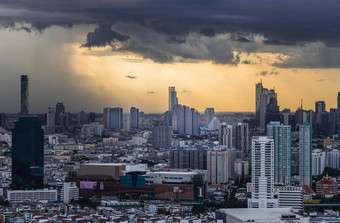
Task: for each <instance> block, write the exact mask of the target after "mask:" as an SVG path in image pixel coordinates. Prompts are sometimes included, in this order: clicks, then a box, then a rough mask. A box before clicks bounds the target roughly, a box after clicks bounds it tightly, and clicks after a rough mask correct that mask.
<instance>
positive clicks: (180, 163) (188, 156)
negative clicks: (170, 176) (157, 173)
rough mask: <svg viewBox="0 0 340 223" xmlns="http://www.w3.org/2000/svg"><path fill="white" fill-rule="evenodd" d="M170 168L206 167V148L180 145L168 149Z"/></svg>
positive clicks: (204, 168) (202, 168) (203, 168)
mask: <svg viewBox="0 0 340 223" xmlns="http://www.w3.org/2000/svg"><path fill="white" fill-rule="evenodd" d="M170 168H172V169H201V170H206V169H207V149H206V148H202V147H201V148H187V147H184V148H183V147H182V148H181V147H180V148H176V149H173V150H170Z"/></svg>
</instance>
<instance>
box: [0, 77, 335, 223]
mask: <svg viewBox="0 0 340 223" xmlns="http://www.w3.org/2000/svg"><path fill="white" fill-rule="evenodd" d="M28 88H29V79H28V77H27V76H26V75H22V76H21V112H20V113H19V114H4V113H0V149H1V151H0V153H1V154H0V168H1V175H0V183H1V185H0V222H3V223H5V222H6V223H7V222H13V223H18V222H25V223H27V222H36V223H45V222H54V223H66V222H70V223H71V222H72V223H86V222H92V223H104V222H115V223H140V222H155V223H156V222H157V223H172V222H181V223H189V222H190V223H199V222H205V223H213V222H218V223H222V222H224V223H225V222H227V223H228V222H321V221H323V222H338V221H340V217H339V211H340V194H339V190H338V189H339V183H340V150H339V148H340V139H339V135H340V92H339V93H338V108H331V109H330V111H329V112H327V111H326V105H325V102H323V101H318V102H316V103H315V110H314V111H313V110H304V109H303V105H302V103H301V107H300V108H299V109H298V110H297V111H295V112H292V111H291V110H289V109H283V110H280V109H279V106H278V100H277V94H276V93H275V90H274V89H271V90H268V89H266V88H264V87H263V85H262V82H261V83H258V84H256V85H255V106H256V111H255V113H245V112H243V113H242V112H239V113H238V112H236V113H235V112H234V113H232V112H229V113H228V112H224V113H222V112H220V113H218V112H216V113H215V111H214V108H206V110H205V112H204V114H200V113H199V112H198V111H197V110H196V109H194V108H190V107H189V106H186V105H181V104H179V100H178V98H177V92H176V89H175V87H169V98H168V101H169V109H168V111H166V112H165V113H164V114H145V113H144V112H142V111H140V110H139V109H138V108H135V107H131V109H130V112H129V113H124V111H123V108H120V107H106V108H104V109H103V113H94V112H90V113H86V112H84V111H81V112H79V113H77V114H73V113H70V112H67V109H66V106H65V105H64V104H63V103H62V102H58V103H57V104H56V106H55V107H48V108H47V112H46V113H45V114H30V113H29V91H28Z"/></svg>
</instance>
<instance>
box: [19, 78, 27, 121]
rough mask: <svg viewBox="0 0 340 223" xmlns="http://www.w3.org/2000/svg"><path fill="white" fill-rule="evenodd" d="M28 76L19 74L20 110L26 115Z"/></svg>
mask: <svg viewBox="0 0 340 223" xmlns="http://www.w3.org/2000/svg"><path fill="white" fill-rule="evenodd" d="M28 96H29V95H28V77H27V75H21V112H20V114H21V115H22V116H25V115H28V108H29V107H28V106H29V104H28Z"/></svg>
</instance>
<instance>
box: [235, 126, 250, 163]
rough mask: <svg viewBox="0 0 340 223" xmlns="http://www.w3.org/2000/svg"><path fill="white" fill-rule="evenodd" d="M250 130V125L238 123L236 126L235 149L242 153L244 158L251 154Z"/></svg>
mask: <svg viewBox="0 0 340 223" xmlns="http://www.w3.org/2000/svg"><path fill="white" fill-rule="evenodd" d="M248 147H249V128H248V123H237V124H236V126H235V149H236V150H238V151H240V152H241V153H242V155H243V157H248V154H249V149H248Z"/></svg>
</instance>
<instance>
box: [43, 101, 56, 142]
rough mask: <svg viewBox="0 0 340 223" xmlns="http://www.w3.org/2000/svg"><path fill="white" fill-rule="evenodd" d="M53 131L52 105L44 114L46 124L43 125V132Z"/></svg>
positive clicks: (53, 114)
mask: <svg viewBox="0 0 340 223" xmlns="http://www.w3.org/2000/svg"><path fill="white" fill-rule="evenodd" d="M54 133H55V110H54V108H53V107H49V108H48V109H47V114H46V126H45V134H46V135H49V134H54Z"/></svg>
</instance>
